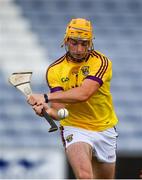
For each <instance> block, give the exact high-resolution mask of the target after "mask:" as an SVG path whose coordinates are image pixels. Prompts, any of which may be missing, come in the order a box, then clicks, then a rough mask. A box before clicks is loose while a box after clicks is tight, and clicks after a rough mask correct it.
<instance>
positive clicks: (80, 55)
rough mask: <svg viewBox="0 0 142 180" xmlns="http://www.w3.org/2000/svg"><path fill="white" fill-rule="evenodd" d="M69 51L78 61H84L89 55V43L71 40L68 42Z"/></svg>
mask: <svg viewBox="0 0 142 180" xmlns="http://www.w3.org/2000/svg"><path fill="white" fill-rule="evenodd" d="M67 46H68V51H69V53H70V54H71V56H72V57H73V58H74V59H76V60H81V59H84V58H85V57H86V55H87V53H88V48H89V41H86V40H77V39H71V38H69V39H68V41H67Z"/></svg>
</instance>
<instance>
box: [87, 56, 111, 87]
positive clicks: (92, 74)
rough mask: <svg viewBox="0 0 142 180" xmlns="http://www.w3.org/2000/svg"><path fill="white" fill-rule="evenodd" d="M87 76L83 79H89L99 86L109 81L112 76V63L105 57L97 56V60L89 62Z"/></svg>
mask: <svg viewBox="0 0 142 180" xmlns="http://www.w3.org/2000/svg"><path fill="white" fill-rule="evenodd" d="M89 68H90V70H89V74H88V75H87V77H86V78H85V79H91V80H94V81H97V82H98V83H99V84H100V86H102V84H103V83H104V82H105V81H107V80H109V79H111V76H112V63H111V61H110V60H109V59H107V57H105V56H102V55H101V56H98V58H97V59H95V60H94V61H92V62H91V64H90V66H89Z"/></svg>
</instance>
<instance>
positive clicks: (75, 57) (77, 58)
mask: <svg viewBox="0 0 142 180" xmlns="http://www.w3.org/2000/svg"><path fill="white" fill-rule="evenodd" d="M73 57H74V59H76V60H77V61H81V60H83V59H84V58H85V57H86V54H74V55H73Z"/></svg>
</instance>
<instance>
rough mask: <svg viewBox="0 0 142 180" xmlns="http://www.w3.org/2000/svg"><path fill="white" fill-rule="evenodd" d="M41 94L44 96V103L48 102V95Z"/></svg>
mask: <svg viewBox="0 0 142 180" xmlns="http://www.w3.org/2000/svg"><path fill="white" fill-rule="evenodd" d="M43 96H44V100H45V103H48V102H49V99H48V95H47V94H44V95H43Z"/></svg>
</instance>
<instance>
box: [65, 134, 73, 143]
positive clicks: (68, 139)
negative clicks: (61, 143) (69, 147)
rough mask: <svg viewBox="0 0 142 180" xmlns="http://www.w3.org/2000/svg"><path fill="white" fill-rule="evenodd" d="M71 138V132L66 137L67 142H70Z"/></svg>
mask: <svg viewBox="0 0 142 180" xmlns="http://www.w3.org/2000/svg"><path fill="white" fill-rule="evenodd" d="M72 140H73V134H70V135H68V136H67V137H66V141H67V143H70V142H71V141H72Z"/></svg>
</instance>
